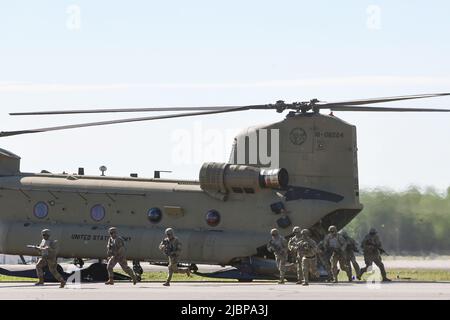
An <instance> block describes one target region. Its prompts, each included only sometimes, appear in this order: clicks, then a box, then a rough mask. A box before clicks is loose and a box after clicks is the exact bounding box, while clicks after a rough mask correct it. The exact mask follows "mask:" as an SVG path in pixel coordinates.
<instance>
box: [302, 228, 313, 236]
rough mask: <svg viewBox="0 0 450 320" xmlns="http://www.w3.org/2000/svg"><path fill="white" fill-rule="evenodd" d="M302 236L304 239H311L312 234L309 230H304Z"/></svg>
mask: <svg viewBox="0 0 450 320" xmlns="http://www.w3.org/2000/svg"><path fill="white" fill-rule="evenodd" d="M301 235H302V236H304V237H309V236H310V235H311V232H310V231H309V230H308V229H303V230H302V232H301Z"/></svg>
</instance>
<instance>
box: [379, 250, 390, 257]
mask: <svg viewBox="0 0 450 320" xmlns="http://www.w3.org/2000/svg"><path fill="white" fill-rule="evenodd" d="M378 251H380V253H381V254H385V255H387V256H388V255H389V253H387V252H386V251H385V250H384V249H383V248H378Z"/></svg>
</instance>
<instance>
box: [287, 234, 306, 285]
mask: <svg viewBox="0 0 450 320" xmlns="http://www.w3.org/2000/svg"><path fill="white" fill-rule="evenodd" d="M292 233H293V234H294V236H293V237H292V238H291V239H289V243H288V249H289V251H291V252H295V264H296V265H297V284H302V283H303V269H302V255H301V252H300V250H299V249H300V248H299V243H300V241H301V240H302V239H301V229H300V227H294V229H292Z"/></svg>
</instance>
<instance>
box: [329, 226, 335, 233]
mask: <svg viewBox="0 0 450 320" xmlns="http://www.w3.org/2000/svg"><path fill="white" fill-rule="evenodd" d="M328 232H337V228H336V226H329V227H328Z"/></svg>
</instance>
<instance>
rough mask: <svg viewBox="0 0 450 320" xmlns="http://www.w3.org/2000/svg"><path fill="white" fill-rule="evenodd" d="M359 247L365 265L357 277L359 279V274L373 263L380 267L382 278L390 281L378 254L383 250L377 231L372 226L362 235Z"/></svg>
mask: <svg viewBox="0 0 450 320" xmlns="http://www.w3.org/2000/svg"><path fill="white" fill-rule="evenodd" d="M361 247H362V248H363V252H364V262H365V263H366V266H365V267H364V268H362V269H361V272H360V273H359V274H358V279H361V276H362V275H363V273H364V272H366V271H367V268H369V267H370V266H372V263H375V265H376V266H377V267H378V268H380V271H381V276H382V280H383V281H391V280H390V279H388V278H387V276H386V269H385V268H384V264H383V261H382V259H381V255H380V253H383V252H384V253H385V251H384V249H383V247H382V245H381V241H380V238H379V237H378V234H377V231H376V230H375V229H374V228H371V229H370V231H369V234H368V235H366V236H365V237H364V240H363V241H362V242H361Z"/></svg>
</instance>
